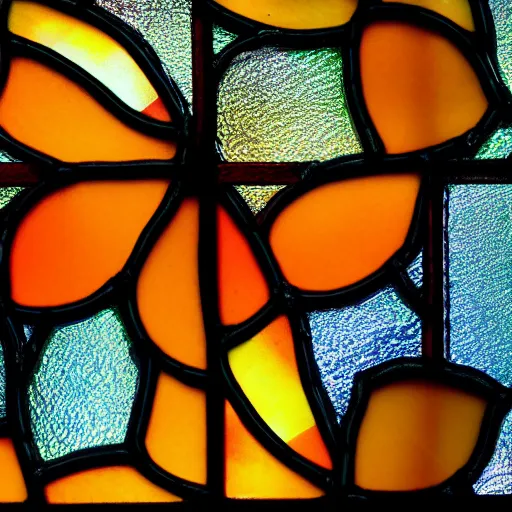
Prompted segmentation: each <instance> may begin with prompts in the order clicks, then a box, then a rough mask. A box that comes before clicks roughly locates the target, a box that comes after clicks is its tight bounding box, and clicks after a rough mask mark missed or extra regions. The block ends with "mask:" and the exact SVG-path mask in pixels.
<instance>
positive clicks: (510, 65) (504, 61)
mask: <svg viewBox="0 0 512 512" xmlns="http://www.w3.org/2000/svg"><path fill="white" fill-rule="evenodd" d="M489 6H490V8H491V11H492V15H493V18H494V26H495V28H496V40H497V43H498V61H499V63H500V67H501V73H502V76H503V80H504V81H505V83H506V84H507V85H508V88H509V89H510V90H512V2H510V0H489Z"/></svg>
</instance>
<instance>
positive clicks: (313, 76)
mask: <svg viewBox="0 0 512 512" xmlns="http://www.w3.org/2000/svg"><path fill="white" fill-rule="evenodd" d="M217 135H218V138H219V150H220V152H221V154H222V156H223V157H224V159H225V160H227V161H231V162H265V161H267V162H284V161H289V162H295V161H309V160H328V159H331V158H334V157H337V156H341V155H349V154H355V153H360V152H361V151H362V149H361V145H360V143H359V140H358V138H357V136H356V134H355V132H354V129H353V127H352V122H351V118H350V115H349V112H348V107H347V102H346V98H345V92H344V89H343V69H342V59H341V52H340V50H339V49H336V48H326V49H318V50H304V51H298V50H293V51H291V50H281V49H278V48H274V47H263V48H260V49H258V50H254V51H247V52H243V53H241V54H240V55H238V56H237V57H235V59H234V60H233V61H232V62H231V64H230V66H229V68H228V70H227V71H226V73H225V74H224V76H223V78H222V80H221V82H220V86H219V91H218V132H217Z"/></svg>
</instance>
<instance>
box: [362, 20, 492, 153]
mask: <svg viewBox="0 0 512 512" xmlns="http://www.w3.org/2000/svg"><path fill="white" fill-rule="evenodd" d="M359 59H360V69H361V80H362V87H363V96H364V101H365V102H366V106H367V108H368V112H369V114H370V117H371V119H372V121H373V123H374V125H375V127H376V129H377V132H378V134H379V135H380V137H381V139H382V141H383V142H384V146H385V148H386V151H387V152H388V153H405V152H408V151H415V150H419V149H423V148H427V147H430V146H435V145H437V144H441V143H443V142H446V141H448V140H450V139H452V138H454V137H456V136H459V135H462V134H464V133H465V132H467V131H468V130H470V129H472V128H474V127H475V126H476V124H477V123H478V121H480V119H481V118H482V117H483V115H484V113H485V111H486V109H487V107H488V101H487V98H486V97H485V94H484V92H483V90H482V87H481V84H480V81H479V79H478V76H477V75H476V73H475V71H474V70H473V68H472V67H471V65H470V63H469V62H468V61H467V60H466V58H465V57H464V55H463V54H462V53H461V51H460V50H459V49H458V48H457V47H456V46H455V45H454V44H453V43H452V42H450V41H448V40H447V39H445V38H444V37H442V36H441V35H440V34H437V33H435V32H432V31H430V30H426V29H423V28H419V27H416V26H412V25H409V24H407V23H403V22H398V21H379V22H375V23H372V24H371V25H369V26H368V27H366V28H365V29H364V31H363V35H362V40H361V47H360V52H359Z"/></svg>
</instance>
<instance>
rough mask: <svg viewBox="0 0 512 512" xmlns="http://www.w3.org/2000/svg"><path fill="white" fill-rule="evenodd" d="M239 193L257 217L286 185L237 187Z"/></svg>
mask: <svg viewBox="0 0 512 512" xmlns="http://www.w3.org/2000/svg"><path fill="white" fill-rule="evenodd" d="M235 188H236V190H237V191H238V193H239V194H240V195H241V196H242V197H243V198H244V200H245V202H246V203H247V205H248V206H249V208H250V209H251V211H252V213H254V215H256V214H257V213H259V212H260V211H261V210H263V208H265V206H267V204H268V202H269V201H270V200H271V199H272V198H273V197H274V196H275V195H276V194H277V193H278V192H279V191H280V190H282V189H283V188H285V186H284V185H263V186H260V185H236V186H235Z"/></svg>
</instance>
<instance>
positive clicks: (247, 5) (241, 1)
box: [215, 0, 357, 30]
mask: <svg viewBox="0 0 512 512" xmlns="http://www.w3.org/2000/svg"><path fill="white" fill-rule="evenodd" d="M215 1H216V2H217V3H218V4H220V5H222V6H224V7H226V8H227V9H229V10H230V11H233V12H235V13H237V14H240V15H242V16H245V17H246V18H250V19H252V20H255V21H258V22H260V23H265V24H267V25H272V26H274V27H281V28H290V29H299V30H308V29H315V28H329V27H336V26H338V25H343V24H344V23H347V21H349V20H350V18H351V17H352V14H354V11H355V10H356V7H357V0H315V1H314V2H313V1H311V0H258V1H257V2H247V0H215Z"/></svg>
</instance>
